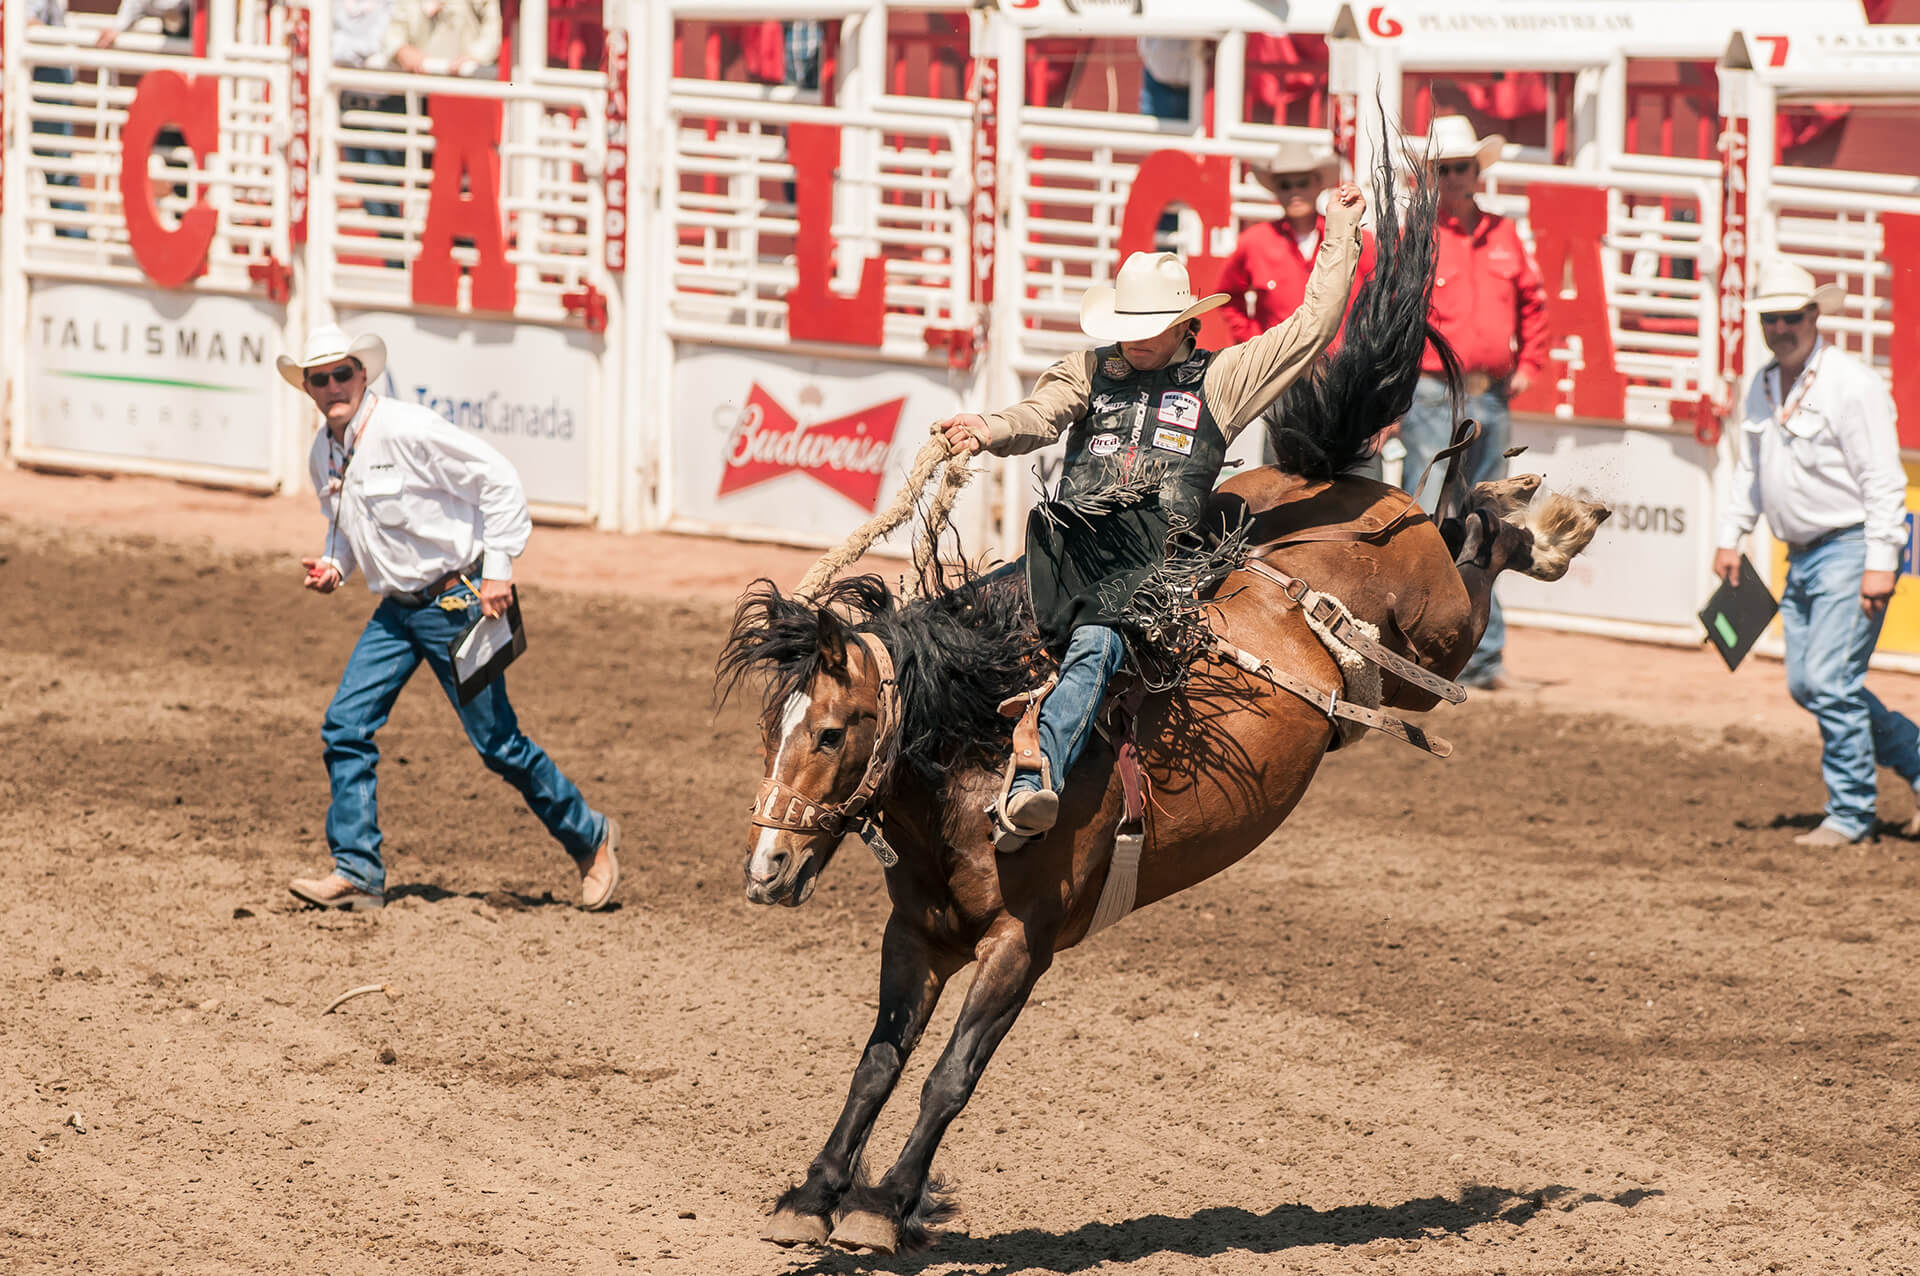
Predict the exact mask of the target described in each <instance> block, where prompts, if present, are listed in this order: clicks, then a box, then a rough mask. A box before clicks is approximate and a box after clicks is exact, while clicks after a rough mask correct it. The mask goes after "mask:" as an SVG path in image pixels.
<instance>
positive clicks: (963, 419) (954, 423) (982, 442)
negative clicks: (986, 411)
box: [931, 412, 989, 456]
mask: <svg viewBox="0 0 1920 1276" xmlns="http://www.w3.org/2000/svg"><path fill="white" fill-rule="evenodd" d="M931 432H932V433H934V434H936V435H938V436H939V437H940V438H941V439H942V440H944V441H945V442H946V445H947V455H949V456H972V455H973V454H974V453H975V452H979V451H982V450H984V449H985V448H986V446H987V439H988V436H989V432H988V430H987V419H986V418H985V417H983V416H981V415H980V414H979V413H978V412H961V413H957V414H955V415H954V416H950V417H948V418H947V419H946V420H944V421H935V422H934V423H933V425H932V427H931Z"/></svg>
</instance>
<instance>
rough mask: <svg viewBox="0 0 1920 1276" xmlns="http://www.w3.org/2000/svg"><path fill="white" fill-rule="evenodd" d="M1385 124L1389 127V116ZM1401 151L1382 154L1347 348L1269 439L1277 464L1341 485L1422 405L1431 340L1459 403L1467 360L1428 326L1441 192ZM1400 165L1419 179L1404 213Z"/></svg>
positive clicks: (1314, 377)
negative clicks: (1418, 393)
mask: <svg viewBox="0 0 1920 1276" xmlns="http://www.w3.org/2000/svg"><path fill="white" fill-rule="evenodd" d="M1381 122H1382V127H1383V129H1384V126H1385V119H1384V116H1383V117H1382V121H1381ZM1394 152H1395V148H1393V147H1390V146H1387V147H1382V148H1381V159H1380V166H1379V167H1378V168H1377V169H1376V170H1375V171H1374V174H1373V208H1374V237H1375V240H1376V241H1377V242H1376V245H1375V255H1374V267H1373V273H1372V274H1371V275H1369V276H1367V279H1366V281H1365V282H1364V283H1362V284H1361V285H1360V292H1359V295H1358V296H1356V297H1355V298H1354V301H1353V305H1352V308H1351V309H1350V310H1349V311H1348V312H1347V321H1346V329H1345V333H1344V335H1343V336H1342V338H1341V344H1340V346H1339V348H1338V349H1337V350H1334V351H1333V352H1332V353H1331V354H1328V355H1326V356H1325V357H1323V358H1321V359H1320V360H1319V361H1318V362H1317V363H1316V364H1315V365H1314V367H1313V370H1312V371H1311V372H1310V373H1309V374H1308V375H1306V376H1304V377H1302V378H1300V379H1299V380H1298V381H1296V382H1294V383H1293V384H1292V385H1290V386H1288V387H1287V389H1286V390H1285V391H1284V392H1283V393H1282V394H1281V396H1280V398H1279V400H1278V401H1277V407H1276V410H1275V411H1274V412H1272V413H1271V414H1270V421H1271V423H1270V424H1269V426H1268V429H1267V437H1268V438H1269V439H1270V440H1271V442H1272V444H1273V453H1274V458H1275V463H1276V464H1278V465H1279V467H1280V468H1281V469H1283V470H1286V471H1288V472H1289V473H1293V474H1298V475H1300V476H1302V477H1303V478H1309V479H1330V478H1333V477H1334V476H1335V475H1338V474H1340V473H1343V472H1344V471H1346V470H1349V469H1352V468H1353V467H1354V466H1355V465H1357V464H1358V463H1359V462H1360V461H1361V460H1363V459H1364V458H1365V457H1366V456H1367V455H1368V453H1369V451H1370V450H1371V448H1372V442H1371V440H1372V438H1373V436H1374V435H1375V434H1377V433H1378V432H1379V431H1381V430H1383V429H1385V428H1386V427H1387V426H1389V425H1392V424H1393V423H1394V422H1395V421H1397V420H1399V419H1400V417H1401V416H1402V415H1404V414H1405V413H1406V410H1407V409H1408V408H1409V407H1410V406H1412V404H1413V391H1414V386H1415V385H1416V384H1417V383H1418V381H1419V379H1420V358H1421V353H1422V348H1423V347H1424V346H1425V345H1426V344H1427V343H1428V342H1431V343H1432V344H1433V347H1434V349H1435V350H1437V351H1438V352H1439V355H1440V361H1441V364H1442V366H1443V368H1444V375H1445V377H1446V380H1447V383H1448V385H1449V386H1450V387H1455V397H1456V398H1457V397H1458V394H1457V387H1458V386H1459V384H1460V365H1459V360H1458V359H1457V358H1456V357H1455V356H1454V353H1453V350H1452V348H1451V347H1450V346H1448V345H1447V343H1446V339H1445V338H1443V337H1442V336H1441V335H1440V334H1439V333H1438V332H1436V331H1434V329H1433V327H1432V325H1431V324H1429V323H1428V322H1427V311H1428V306H1429V304H1430V303H1431V301H1432V299H1433V272H1434V264H1435V259H1436V248H1435V245H1434V224H1435V221H1436V219H1437V217H1438V209H1439V191H1438V189H1437V188H1436V187H1435V186H1434V183H1433V179H1432V177H1431V176H1429V173H1428V166H1427V165H1426V164H1425V163H1422V162H1420V157H1418V156H1416V155H1414V154H1413V153H1412V152H1411V151H1409V150H1407V149H1405V148H1404V147H1402V148H1400V153H1399V154H1398V155H1396V154H1395V153H1394ZM1396 162H1403V163H1405V164H1406V167H1407V169H1408V170H1409V171H1410V172H1411V174H1412V180H1411V190H1410V191H1409V195H1408V199H1407V202H1406V206H1405V208H1404V209H1402V208H1401V207H1400V206H1399V205H1398V203H1397V202H1396V201H1395V199H1394V166H1395V164H1396ZM1455 415H1456V416H1457V415H1458V412H1456V413H1455Z"/></svg>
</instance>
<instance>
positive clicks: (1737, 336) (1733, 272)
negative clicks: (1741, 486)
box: [1719, 116, 1749, 398]
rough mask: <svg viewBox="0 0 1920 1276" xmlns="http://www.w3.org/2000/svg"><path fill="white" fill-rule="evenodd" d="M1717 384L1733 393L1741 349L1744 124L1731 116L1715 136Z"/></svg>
mask: <svg viewBox="0 0 1920 1276" xmlns="http://www.w3.org/2000/svg"><path fill="white" fill-rule="evenodd" d="M1719 149H1720V381H1721V388H1722V390H1723V393H1724V395H1725V396H1726V397H1728V398H1731V396H1733V395H1734V394H1737V393H1738V392H1739V387H1740V377H1741V374H1742V373H1743V372H1744V371H1745V370H1746V344H1747V252H1748V246H1749V239H1748V230H1747V227H1748V223H1747V121H1746V117H1744V116H1731V117H1729V118H1727V119H1726V120H1724V121H1722V128H1721V131H1720V143H1719Z"/></svg>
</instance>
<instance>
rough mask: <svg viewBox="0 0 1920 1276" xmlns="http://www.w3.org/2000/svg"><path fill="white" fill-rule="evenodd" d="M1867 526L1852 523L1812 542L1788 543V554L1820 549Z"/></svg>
mask: <svg viewBox="0 0 1920 1276" xmlns="http://www.w3.org/2000/svg"><path fill="white" fill-rule="evenodd" d="M1865 526H1866V524H1865V523H1850V524H1848V525H1847V526H1845V527H1836V528H1834V529H1833V530H1832V531H1828V532H1822V533H1820V535H1818V536H1816V537H1814V538H1813V539H1812V540H1810V541H1788V542H1787V552H1788V553H1789V554H1804V553H1806V552H1807V551H1808V550H1810V549H1818V548H1819V547H1820V546H1822V545H1824V544H1826V543H1827V542H1828V541H1830V540H1832V539H1834V538H1835V537H1837V536H1845V535H1846V534H1847V533H1848V532H1857V531H1859V530H1860V529H1861V528H1863V527H1865Z"/></svg>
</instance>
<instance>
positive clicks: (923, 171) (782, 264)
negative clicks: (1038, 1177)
mask: <svg viewBox="0 0 1920 1276" xmlns="http://www.w3.org/2000/svg"><path fill="white" fill-rule="evenodd" d="M742 89H743V86H740V85H734V84H726V85H723V84H716V83H712V82H709V81H703V80H689V79H676V80H674V81H673V82H672V89H671V93H670V96H669V100H668V112H669V125H668V135H669V143H670V144H669V146H668V147H667V153H666V154H665V155H664V156H663V160H664V164H663V171H662V196H661V205H662V218H661V220H662V223H663V225H662V233H663V235H664V236H665V237H666V249H667V251H668V252H669V254H670V261H671V267H670V271H669V275H668V279H667V281H666V283H667V286H666V289H665V293H666V307H667V310H666V315H665V321H666V324H667V326H668V330H669V332H670V333H671V334H672V335H673V336H675V337H681V338H694V339H700V340H715V341H727V342H734V343H741V344H748V345H784V344H785V343H786V341H787V302H786V297H787V293H788V292H789V290H791V289H792V288H793V287H794V285H795V283H796V282H797V280H798V277H799V271H798V263H797V260H796V256H795V247H796V240H797V237H798V234H799V221H798V213H797V204H796V196H797V191H796V190H795V187H794V181H795V172H794V167H793V165H792V163H791V162H790V161H789V159H788V156H787V140H786V130H787V127H788V125H790V124H809V123H811V124H825V125H834V126H837V127H839V129H840V130H841V132H840V138H841V143H840V146H841V154H840V162H839V165H838V167H837V169H836V171H835V176H834V205H833V222H832V231H831V238H832V242H833V244H834V245H835V258H836V260H835V262H834V284H833V287H834V290H835V291H836V292H841V293H844V292H847V291H850V290H851V289H852V288H853V287H854V286H855V285H856V284H857V281H858V271H859V269H860V266H861V263H862V262H864V261H866V260H869V259H871V258H875V257H879V258H882V259H884V261H885V272H884V276H883V278H884V287H885V307H886V314H885V319H884V322H883V328H884V335H883V342H882V346H881V349H880V351H879V352H877V353H880V354H883V355H885V356H888V357H895V358H903V359H911V360H915V361H928V360H932V359H936V358H938V357H939V356H938V355H937V354H936V353H930V352H929V348H928V344H927V330H928V329H929V328H954V327H970V326H971V323H972V320H971V315H970V307H969V301H968V297H969V293H968V281H967V261H968V255H967V234H968V221H967V201H968V198H969V196H970V194H971V189H972V188H971V185H970V181H971V178H970V169H969V164H970V155H971V150H972V132H971V128H970V124H969V115H968V108H967V105H966V104H965V103H959V102H933V101H914V102H912V103H911V104H909V103H907V102H906V101H903V100H902V99H897V98H891V97H881V98H878V99H876V103H875V105H874V106H873V107H872V108H871V109H861V108H858V107H839V108H832V109H829V108H826V107H823V106H820V105H817V104H815V103H814V102H812V101H809V100H808V98H810V97H811V96H812V95H810V94H803V93H800V92H797V91H794V90H791V89H786V88H753V89H749V90H747V91H742Z"/></svg>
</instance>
